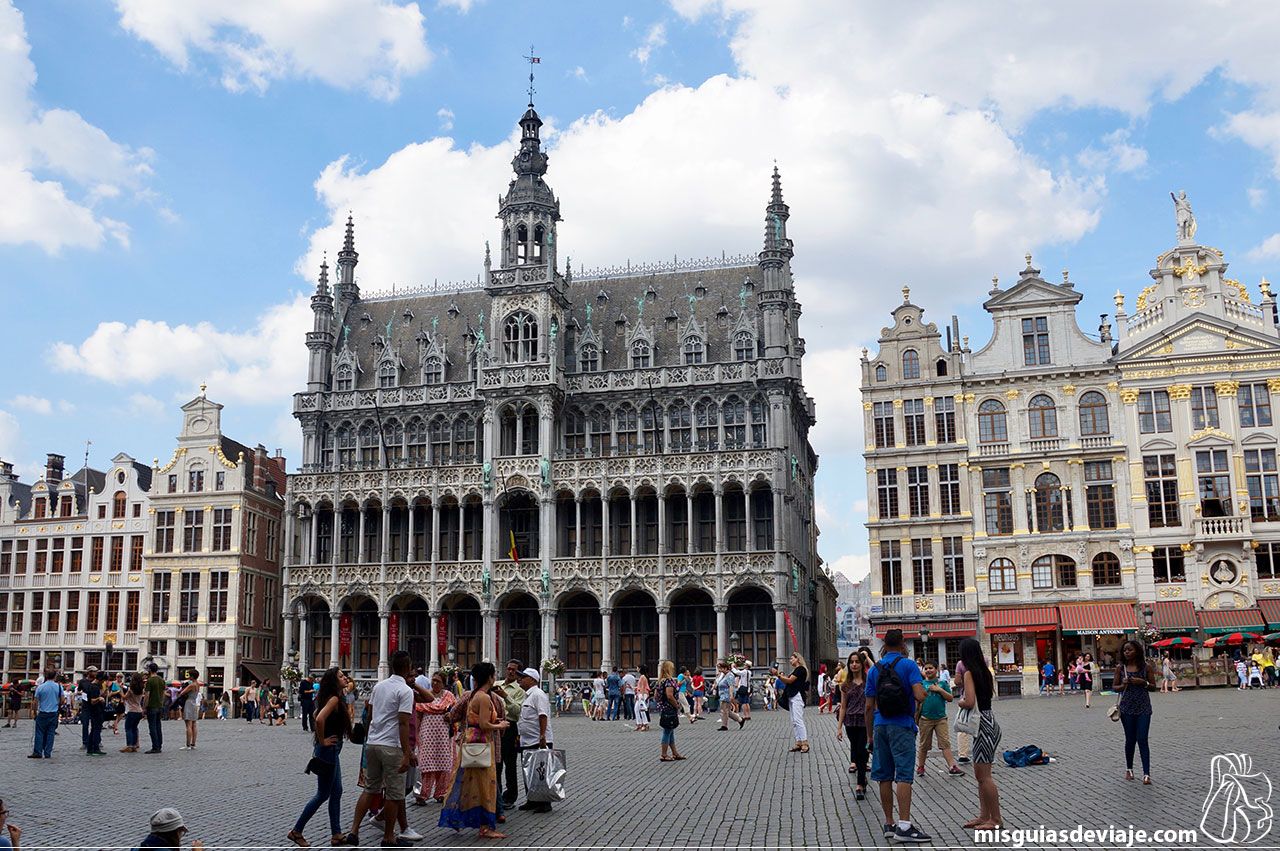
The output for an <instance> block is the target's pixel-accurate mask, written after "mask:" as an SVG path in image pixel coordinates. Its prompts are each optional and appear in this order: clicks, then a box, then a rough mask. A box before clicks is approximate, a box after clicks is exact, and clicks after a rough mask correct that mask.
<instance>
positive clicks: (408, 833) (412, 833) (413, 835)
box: [400, 828, 424, 842]
mask: <svg viewBox="0 0 1280 851" xmlns="http://www.w3.org/2000/svg"><path fill="white" fill-rule="evenodd" d="M400 838H401V839H407V840H409V841H410V842H419V841H421V840H422V839H423V838H424V837H423V835H422V834H421V833H418V831H416V830H414V829H413V828H409V829H408V830H405V831H402V832H401V833H400Z"/></svg>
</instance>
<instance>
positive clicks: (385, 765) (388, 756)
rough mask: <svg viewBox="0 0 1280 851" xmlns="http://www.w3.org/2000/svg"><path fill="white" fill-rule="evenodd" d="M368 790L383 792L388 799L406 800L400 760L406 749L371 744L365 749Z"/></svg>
mask: <svg viewBox="0 0 1280 851" xmlns="http://www.w3.org/2000/svg"><path fill="white" fill-rule="evenodd" d="M364 755H365V767H364V782H365V786H364V788H365V791H366V792H381V793H382V794H383V795H384V796H385V797H386V799H387V800H388V801H403V800H404V777H403V776H402V775H401V774H400V762H401V761H402V760H403V759H404V751H402V750H400V748H394V747H392V746H390V745H369V746H368V747H366V748H365V749H364Z"/></svg>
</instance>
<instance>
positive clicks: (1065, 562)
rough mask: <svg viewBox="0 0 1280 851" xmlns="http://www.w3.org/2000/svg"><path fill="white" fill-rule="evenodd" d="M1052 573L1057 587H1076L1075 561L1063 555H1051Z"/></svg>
mask: <svg viewBox="0 0 1280 851" xmlns="http://www.w3.org/2000/svg"><path fill="white" fill-rule="evenodd" d="M1053 575H1054V578H1055V579H1056V580H1057V582H1058V587H1059V588H1074V587H1076V563H1075V560H1074V559H1071V558H1067V557H1066V556H1063V555H1056V556H1054V557H1053Z"/></svg>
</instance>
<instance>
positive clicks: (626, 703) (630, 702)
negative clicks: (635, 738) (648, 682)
mask: <svg viewBox="0 0 1280 851" xmlns="http://www.w3.org/2000/svg"><path fill="white" fill-rule="evenodd" d="M622 717H623V718H625V719H627V720H628V721H632V720H634V719H635V717H636V675H635V674H633V673H631V672H630V671H628V670H627V669H626V668H623V669H622Z"/></svg>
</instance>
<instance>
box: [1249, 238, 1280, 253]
mask: <svg viewBox="0 0 1280 851" xmlns="http://www.w3.org/2000/svg"><path fill="white" fill-rule="evenodd" d="M1248 256H1249V259H1250V260H1274V259H1276V258H1277V257H1280V233H1273V234H1271V236H1269V237H1267V238H1266V239H1264V240H1262V242H1261V243H1259V244H1258V245H1255V246H1254V247H1253V248H1251V249H1249V255H1248Z"/></svg>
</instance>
